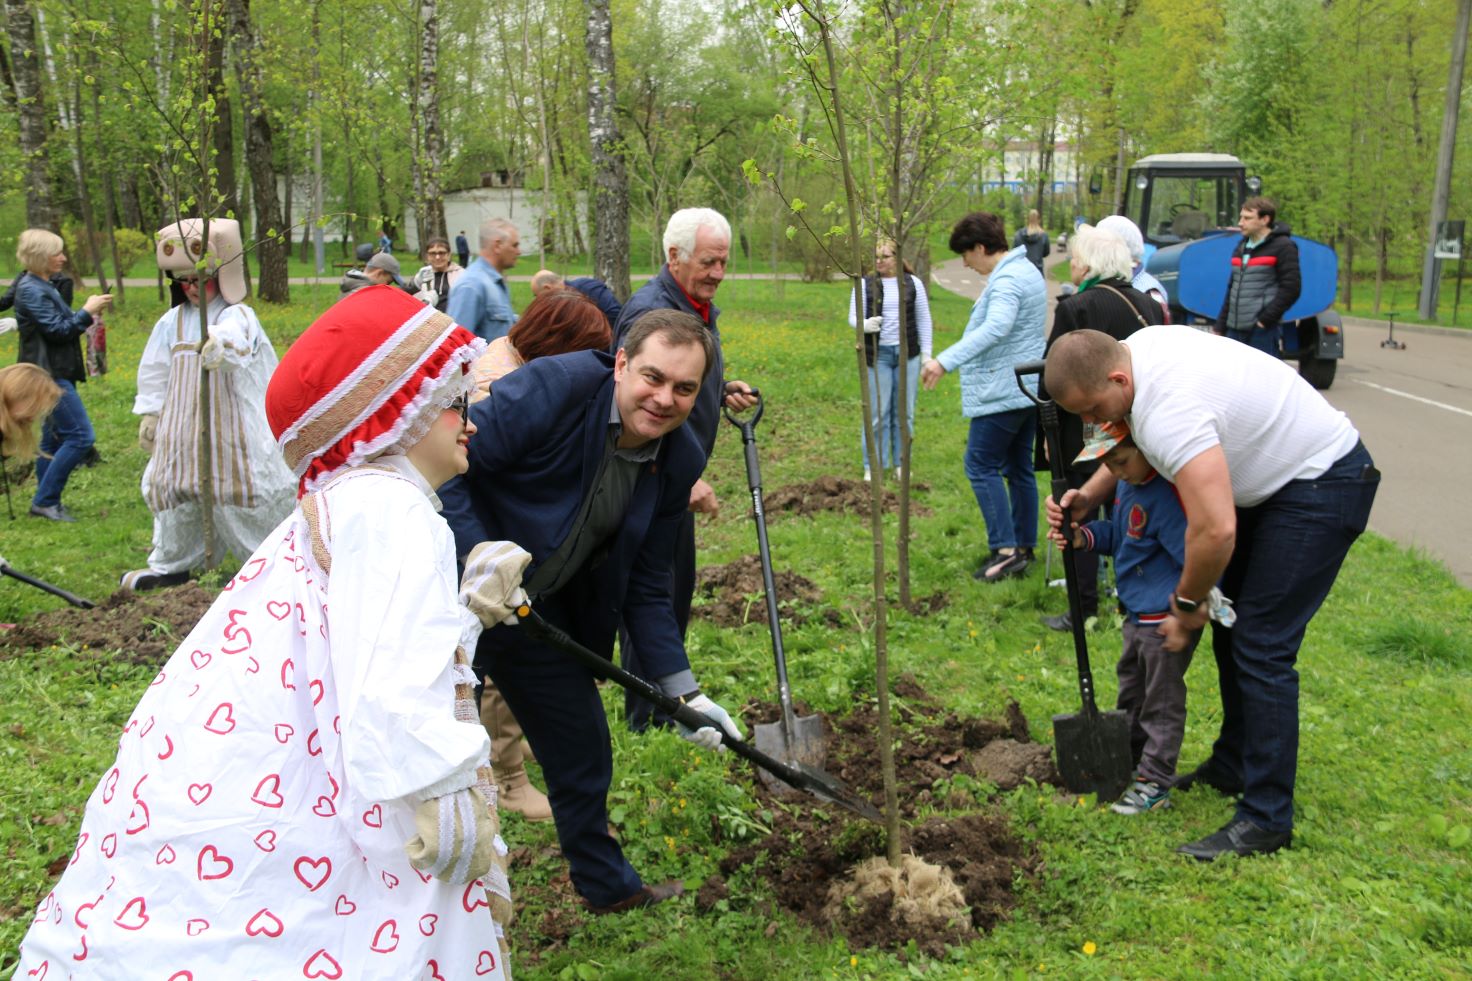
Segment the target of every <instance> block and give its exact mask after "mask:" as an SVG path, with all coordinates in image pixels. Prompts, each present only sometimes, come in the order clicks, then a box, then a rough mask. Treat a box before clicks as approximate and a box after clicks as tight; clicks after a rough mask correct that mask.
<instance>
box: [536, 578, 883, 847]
mask: <svg viewBox="0 0 1472 981" xmlns="http://www.w3.org/2000/svg"><path fill="white" fill-rule="evenodd" d="M516 615H517V617H518V618H520V620H521V627H522V629H523V630H525V631H526V632H527V633H528V634H530V635H531V636H533V637H536V638H538V639H539V640H544V641H546V642H547V643H548V644H551V645H552V646H553V647H555V648H557V649H558V650H560V651H564V652H566V653H568V654H570V655H572V656H573V657H575V658H577V659H578V660H579V661H581V662H583V665H584V666H585V667H587V669H588V670H589V671H591V672H593V674H595V675H597V676H598V677H600V678H607V679H608V680H609V681H613V682H616V683H617V684H619V685H622V686H623V687H624V688H627V689H628V690H629V691H631V692H633V693H634V694H636V695H639V696H640V697H642V698H645V699H648V700H649V701H650V702H653V703H654V705H655V706H656V707H658V708H660V709H663V710H664V711H665V712H666V713H668V714H669V716H670V717H671V718H672V719H674V720H675V721H676V722H678V723H680V724H681V725H682V726H685V727H686V728H689V729H700V728H702V727H704V726H713V727H714V728H715V730H716V731H717V732H719V733H720V734H721V741H722V742H723V743H725V744H726V746H728V747H729V748H730V749H731V750H732V751H733V752H735V753H736V755H738V756H742V757H745V758H746V759H747V760H750V761H751V762H752V763H755V764H756V765H757V766H759V767H761V768H762V769H763V770H766V771H768V772H770V773H773V774H775V775H776V776H777V777H778V778H779V779H781V780H782V781H783V782H784V783H787V784H789V785H791V786H793V787H796V788H797V789H799V790H805V791H807V792H808V793H810V794H813V795H814V796H815V797H818V798H820V799H822V800H826V801H830V802H832V803H834V804H838V805H839V806H840V807H846V808H848V809H849V810H850V811H853V812H854V813H855V814H858V815H859V816H860V817H864V818H867V819H869V820H870V821H876V822H880V823H883V821H884V815H882V814H880V813H879V810H878V808H876V807H875V806H874V805H873V804H870V803H869V802H868V801H866V800H864V799H863V798H862V797H859V796H858V795H856V794H855V793H854V792H853V791H852V790H849V788H848V787H847V786H846V785H845V784H844V783H843V781H841V780H839V779H838V778H837V777H835V776H833V775H832V774H831V773H824V772H823V771H822V770H820V769H818V768H817V767H814V766H809V765H807V764H806V763H784V762H782V761H781V760H775V759H773V758H772V757H770V756H768V755H767V754H766V753H763V752H762V751H761V750H759V749H757V748H755V747H754V746H752V745H751V744H750V743H748V742H746V741H744V740H741V739H735V738H732V736H731V735H730V734H729V733H727V732H726V731H725V730H724V729H722V728H721V726H720V725H719V724H718V723H716V722H715V721H714V720H712V719H710V718H708V717H707V716H705V715H704V714H702V713H700V712H697V711H696V710H695V709H693V708H691V707H690V706H688V705H686V704H685V703H684V702H682V701H680V700H679V699H678V698H672V697H671V696H669V695H666V694H665V693H664V692H663V691H661V690H660V689H659V688H658V687H657V686H655V685H651V684H650V683H649V682H647V681H645V680H644V679H643V678H639V677H637V676H635V675H632V674H629V672H627V671H625V670H624V669H623V668H621V667H619V666H618V665H616V664H614V663H613V662H612V661H610V660H608V659H607V658H604V657H599V656H598V655H597V654H595V653H593V652H592V651H590V650H588V649H587V648H586V647H584V646H583V645H582V644H579V643H578V642H577V641H575V640H573V639H572V638H571V637H569V636H568V635H567V631H565V630H563V629H562V628H561V627H558V626H556V625H555V624H551V623H548V622H547V621H546V620H544V619H543V618H542V617H541V615H540V614H538V613H537V612H536V611H535V610H533V609H532V608H531V607H530V606H522V607H520V608H518V609H517V611H516Z"/></svg>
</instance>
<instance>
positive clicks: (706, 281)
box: [613, 208, 756, 732]
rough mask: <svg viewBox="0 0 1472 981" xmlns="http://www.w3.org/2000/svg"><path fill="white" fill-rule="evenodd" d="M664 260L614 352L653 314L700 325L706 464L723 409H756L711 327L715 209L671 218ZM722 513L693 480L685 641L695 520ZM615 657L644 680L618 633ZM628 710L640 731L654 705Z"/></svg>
mask: <svg viewBox="0 0 1472 981" xmlns="http://www.w3.org/2000/svg"><path fill="white" fill-rule="evenodd" d="M664 254H665V265H664V267H663V268H662V269H660V271H659V274H658V275H657V276H655V277H654V278H653V279H651V280H650V281H649V282H647V283H645V284H644V285H643V286H641V287H640V288H639V289H638V290H637V291H635V293H634V295H633V296H630V297H629V302H628V303H625V304H624V307H623V310H622V311H621V312H620V313H619V318H618V324H617V326H616V327H615V328H614V331H613V347H614V350H615V351H617V350H618V348H620V347H621V346H623V339H624V335H625V334H627V333H628V331H629V328H630V327H632V326H633V325H634V323H635V322H636V321H638V320H639V318H640V317H642V316H644V315H645V314H646V313H648V312H649V311H651V310H683V311H685V312H686V313H693V314H694V315H695V316H696V317H698V318H700V322H701V323H702V324H704V325H705V327H706V329H707V330H709V331H710V335H711V340H712V341H714V342H715V346H714V350H715V357H713V358H712V359H711V362H710V364H709V365H707V366H706V376H705V384H703V385H701V386H700V394H699V396H698V397H697V398H696V400H695V407H694V409H692V410H691V412H690V419H689V422H688V423H687V425H688V426H689V427H690V431H691V432H692V433H694V434H695V438H696V439H697V440H698V441H699V442H700V448H701V451H702V452H703V453H704V454H705V457H706V459H707V460H709V459H710V455H711V452H712V451H713V450H714V449H715V446H716V433H717V431H719V429H720V423H721V406H722V405H727V406H730V407H731V408H732V409H733V410H735V411H738V412H739V411H741V410H742V409H747V408H750V407H751V406H753V405H755V404H756V399H755V397H754V396H752V395H751V394H750V393H751V387H750V386H749V385H747V384H746V383H745V382H740V381H727V380H726V359H725V355H724V354H723V353H722V352H721V332H720V330H719V329H717V327H716V318H717V317H719V316H720V313H721V311H720V310H719V309H718V308H717V307H716V305H715V302H714V301H715V296H716V290H718V289H719V288H720V286H721V281H722V280H723V279H725V278H726V263H727V261H728V260H729V259H730V256H731V225H730V223H728V222H727V221H726V219H725V217H724V216H722V214H721V213H720V212H719V211H716V210H715V209H713V208H682V209H680V210H679V211H676V212H675V213H674V214H672V215H670V220H669V222H668V224H666V225H665V228H664ZM719 509H720V503H719V502H718V501H717V500H716V494H715V491H714V490H712V489H711V486H710V484H708V483H706V482H705V481H704V480H697V481H696V482H695V486H694V487H693V488H691V490H690V510H689V511H688V512H687V513H686V515H685V520H684V521H683V522H682V523H681V525H680V530H679V538H678V540H677V541H676V543H675V561H674V565H673V567H672V570H671V572H672V575H673V578H674V581H673V584H672V589H671V595H672V596H673V597H674V609H675V619H676V620H677V621H678V622H679V625H680V636H681V637H682V638H683V637H684V636H685V628H686V626H687V625H688V624H689V622H690V601H691V599H692V597H694V595H695V515H696V514H709V515H714V514H715V513H716V512H717V511H718V510H719ZM619 651H620V652H621V654H622V656H623V664H624V667H625V668H627V669H628V670H630V671H632V672H634V673H635V674H638V675H641V676H642V674H643V672H642V671H641V670H640V667H641V658H640V656H639V652H638V651H637V650H636V649H635V648H634V645H633V644H632V643H631V642H630V640H629V637H628V635H627V632H626V631H622V630H621V631H620V632H619ZM625 708H626V710H627V711H626V716H627V719H628V723H629V728H630V729H633V730H634V731H636V732H637V731H641V730H643V729H644V728H645V727H646V726H647V725H648V724H649V719H650V717H651V715H652V713H653V706H651V705H650V704H649V703H648V702H646V701H644V700H643V699H641V698H638V697H637V696H635V695H633V694H632V693H631V694H630V695H628V696H627V698H626V700H625ZM661 721H663V720H661Z"/></svg>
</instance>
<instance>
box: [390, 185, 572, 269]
mask: <svg viewBox="0 0 1472 981" xmlns="http://www.w3.org/2000/svg"><path fill="white" fill-rule="evenodd" d="M542 199H543V195H542V192H541V191H529V190H527V189H526V188H523V187H507V186H492V187H467V188H463V189H461V190H458V191H446V192H445V229H446V231H448V232H449V236H448V237H449V239H450V241H451V242H453V241H454V240H455V235H456V234H457V233H458V232H459V231H460V230H461V229H464V230H465V237H466V238H468V239H469V240H470V251H471V254H472V255H473V254H474V253H476V252H477V251H479V245H478V243H477V242H476V231H477V229H479V228H480V223H481V222H483V221H485V220H486V219H488V218H506V219H508V220H509V221H511V222H512V223H513V224H515V225H516V230H517V232H519V233H520V235H521V252H522V254H523V255H528V254H530V253H533V252H538V251H540V250H541V248H542V244H541V226H542ZM577 201H578V206H577V211H578V213H577V218H576V220H577V223H578V228H579V229H580V230H581V231H582V234H583V240H584V241H589V238H588V196H587V194H585V193H584V192H581V191H579V192H578V196H577ZM554 217H555V220H557V221H567V220H568V219H567V216H564V215H556V216H554ZM418 226H419V222H418V217H417V215H416V214H415V210H414V204H413V202H412V201H411V202H409V203H408V204H406V205H405V206H404V227H403V228H402V230H401V231H400V234H399V241H398V242H395V243H394V248H395V249H398V250H401V251H405V252H416V253H417V252H419V251H420V249H419V233H418Z"/></svg>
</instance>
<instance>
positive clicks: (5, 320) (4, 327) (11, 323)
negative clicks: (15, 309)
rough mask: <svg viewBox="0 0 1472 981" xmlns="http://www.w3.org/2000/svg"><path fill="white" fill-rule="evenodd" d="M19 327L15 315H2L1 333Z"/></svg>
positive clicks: (0, 322) (0, 320)
mask: <svg viewBox="0 0 1472 981" xmlns="http://www.w3.org/2000/svg"><path fill="white" fill-rule="evenodd" d="M16 327H17V323H16V319H15V318H14V317H0V334H8V333H10V332H11V331H13V330H15V329H16Z"/></svg>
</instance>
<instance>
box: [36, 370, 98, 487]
mask: <svg viewBox="0 0 1472 981" xmlns="http://www.w3.org/2000/svg"><path fill="white" fill-rule="evenodd" d="M56 385H57V387H58V388H60V389H61V400H60V401H58V402H57V403H56V408H54V409H52V410H51V414H50V415H49V416H47V417H46V422H45V423H44V424H43V425H42V427H41V455H40V456H38V457H36V496H35V497H34V498H33V499H32V500H31V503H32V504H34V505H35V506H36V507H47V508H53V507H56V506H57V505H58V504H60V503H61V492H62V491H63V490H64V489H65V488H66V482H67V478H69V477H70V476H71V475H72V471H73V470H75V469H77V464H79V463H81V462H82V460H83V458H84V457H86V455H87V451H88V450H90V449H91V448H92V444H93V442H95V440H96V437H95V435H94V434H93V432H92V420H91V419H88V418H87V409H86V407H85V406H83V405H82V397H81V396H80V395H78V394H77V386H76V385H74V384H73V383H71V382H69V381H67V380H66V379H65V378H58V379H56Z"/></svg>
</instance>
